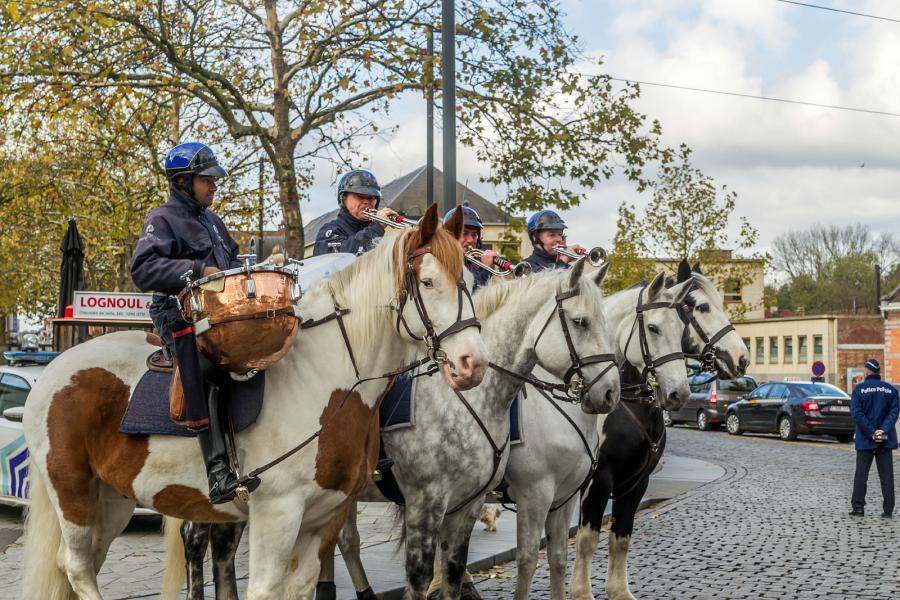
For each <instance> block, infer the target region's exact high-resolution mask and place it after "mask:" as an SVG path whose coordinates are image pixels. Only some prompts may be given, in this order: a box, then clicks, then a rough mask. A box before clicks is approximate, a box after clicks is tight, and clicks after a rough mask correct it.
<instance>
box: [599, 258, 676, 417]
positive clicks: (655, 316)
mask: <svg viewBox="0 0 900 600" xmlns="http://www.w3.org/2000/svg"><path fill="white" fill-rule="evenodd" d="M692 286H693V281H686V282H684V283H679V284H677V285H675V286H674V287H672V288H670V289H666V287H665V274H664V273H659V274H658V275H657V276H656V277H655V278H654V279H653V281H652V282H650V284H649V285H647V286H645V287H643V288H641V289H640V290H639V292H638V299H639V300H638V303H637V305H636V307H635V310H636V313H637V314H636V315H635V317H634V319H633V320H632V319H625V320H623V322H622V323H621V324H620V325H619V327H618V329H617V332H616V338H617V342H618V347H619V348H624V354H625V358H626V360H627V361H628V362H629V363H631V365H632V366H634V367H635V368H636V369H637V370H638V371H640V372H641V373H644V374H646V375H648V376H652V377H653V378H655V379H656V382H657V383H658V385H659V397H660V398H661V401H662V405H663V408H665V409H667V410H678V409H679V408H681V406H682V405H683V404H684V402H685V401H686V400H687V398H688V396H689V395H690V389H689V388H688V383H687V370H686V369H685V366H684V360H683V356H682V350H681V338H682V334H683V333H684V323H682V322H681V318H680V317H679V316H678V312H677V310H676V308H677V306H678V305H679V304H681V303H682V302H684V299H685V297H686V296H687V295H688V293H690V291H691V287H692Z"/></svg>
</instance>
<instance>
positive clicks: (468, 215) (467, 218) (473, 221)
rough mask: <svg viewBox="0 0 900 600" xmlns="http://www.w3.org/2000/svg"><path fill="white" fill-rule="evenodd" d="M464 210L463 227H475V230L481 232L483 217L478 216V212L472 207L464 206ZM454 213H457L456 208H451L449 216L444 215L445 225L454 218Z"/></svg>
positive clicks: (448, 212)
mask: <svg viewBox="0 0 900 600" xmlns="http://www.w3.org/2000/svg"><path fill="white" fill-rule="evenodd" d="M462 209H463V226H464V227H474V228H475V229H478V230H481V217H479V216H478V212H477V211H476V210H475V209H474V208H472V207H471V206H463V207H462ZM454 212H456V208H451V209H450V210H448V211H447V214H446V215H444V223H446V222H447V221H449V220H450V217H452V216H453V213H454Z"/></svg>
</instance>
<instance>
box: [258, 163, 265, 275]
mask: <svg viewBox="0 0 900 600" xmlns="http://www.w3.org/2000/svg"><path fill="white" fill-rule="evenodd" d="M265 184H266V163H265V161H264V160H263V157H262V156H260V157H259V245H258V246H257V247H256V253H257V257H256V260H257V261H260V262H262V260H263V258H264V257H263V255H262V253H263V227H264V221H265V217H266V195H265V192H264V186H265Z"/></svg>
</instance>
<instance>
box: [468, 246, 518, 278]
mask: <svg viewBox="0 0 900 600" xmlns="http://www.w3.org/2000/svg"><path fill="white" fill-rule="evenodd" d="M482 255H484V250H480V249H478V248H473V249H471V250H467V251H466V253H465V258H466V260H467V261H469V262H470V263H472V264H473V265H477V266H479V267H481V268H482V269H484V270H485V271H487V272H488V273H490V274H491V275H496V276H497V277H506V276H508V275H512V276H513V277H526V276H528V275H531V265H530V264H528V263H527V262H525V261H522V262H520V263H518V264H515V265H514V264H512V263H511V262H509V261H508V260H506V259H505V258H503V257H502V256H496V257H494V260H493V261H492V262H493V264H494V267H497V268H496V269H495V268H494V267H491V266H489V265H486V264H484V263H483V262H481V257H482Z"/></svg>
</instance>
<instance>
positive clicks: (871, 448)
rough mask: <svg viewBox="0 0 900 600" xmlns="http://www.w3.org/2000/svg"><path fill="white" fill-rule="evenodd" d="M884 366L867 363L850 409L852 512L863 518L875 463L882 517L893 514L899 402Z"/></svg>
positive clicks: (875, 361)
mask: <svg viewBox="0 0 900 600" xmlns="http://www.w3.org/2000/svg"><path fill="white" fill-rule="evenodd" d="M880 373H881V365H880V364H878V361H877V360H875V359H874V358H870V359H869V360H867V361H866V378H865V380H863V382H862V383H860V384H859V385H857V386H856V388H855V389H854V390H853V397H852V399H851V402H850V406H851V408H850V410H851V412H852V413H853V421H854V423H856V474H855V475H854V476H853V498H852V500H851V504H852V506H853V510H851V511H850V515H851V516H854V517H861V516H863V514H864V507H865V505H866V482H867V481H868V479H869V469H870V468H871V467H872V460H873V459H874V460H875V466H876V467H877V468H878V478H879V479H880V480H881V495H882V499H883V502H884V504H883V506H882V508H883V512H882V513H881V516H882V517H886V518H890V517H891V516H892V515H893V513H894V463H893V457H892V456H891V455H892V454H893V449H894V448H896V447H897V431H896V429H895V425H896V423H897V415H898V414H900V400H898V396H897V389H896V388H894V386H892V385H891V384H889V383H885V382H883V381H882V380H881V375H880Z"/></svg>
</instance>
